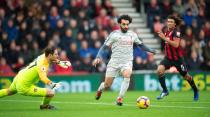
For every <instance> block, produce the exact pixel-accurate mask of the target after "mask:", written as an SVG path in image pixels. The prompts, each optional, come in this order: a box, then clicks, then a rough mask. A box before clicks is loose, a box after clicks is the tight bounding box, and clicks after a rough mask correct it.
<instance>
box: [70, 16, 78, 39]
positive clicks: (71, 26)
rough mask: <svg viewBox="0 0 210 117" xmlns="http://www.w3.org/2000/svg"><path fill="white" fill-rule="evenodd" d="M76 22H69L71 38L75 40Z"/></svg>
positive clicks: (72, 20)
mask: <svg viewBox="0 0 210 117" xmlns="http://www.w3.org/2000/svg"><path fill="white" fill-rule="evenodd" d="M77 23H78V22H77V20H75V19H71V20H70V28H71V30H72V38H73V39H76V38H77V33H78V31H79V29H78V26H77Z"/></svg>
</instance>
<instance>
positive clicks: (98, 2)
mask: <svg viewBox="0 0 210 117" xmlns="http://www.w3.org/2000/svg"><path fill="white" fill-rule="evenodd" d="M101 4H102V3H101V0H95V4H94V5H93V11H95V12H94V14H93V16H94V17H97V16H99V14H100V11H101V9H102V6H101Z"/></svg>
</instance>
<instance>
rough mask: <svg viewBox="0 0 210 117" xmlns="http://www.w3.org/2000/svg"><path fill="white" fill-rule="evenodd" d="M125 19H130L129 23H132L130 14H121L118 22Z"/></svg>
mask: <svg viewBox="0 0 210 117" xmlns="http://www.w3.org/2000/svg"><path fill="white" fill-rule="evenodd" d="M122 19H124V20H128V21H129V24H130V23H132V18H131V17H130V16H129V15H121V16H120V17H119V18H118V19H117V22H118V23H121V20H122Z"/></svg>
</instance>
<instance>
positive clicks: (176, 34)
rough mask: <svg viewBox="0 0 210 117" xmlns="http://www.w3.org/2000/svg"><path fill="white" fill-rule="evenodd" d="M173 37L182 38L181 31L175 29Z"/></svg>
mask: <svg viewBox="0 0 210 117" xmlns="http://www.w3.org/2000/svg"><path fill="white" fill-rule="evenodd" d="M173 38H174V39H180V38H181V33H180V31H175V32H174V35H173Z"/></svg>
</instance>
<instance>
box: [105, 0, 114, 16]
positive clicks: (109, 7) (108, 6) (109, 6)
mask: <svg viewBox="0 0 210 117" xmlns="http://www.w3.org/2000/svg"><path fill="white" fill-rule="evenodd" d="M102 7H104V8H105V9H106V11H107V15H109V16H110V15H111V14H112V10H113V8H114V7H113V6H112V2H111V0H104V3H103V5H102Z"/></svg>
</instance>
